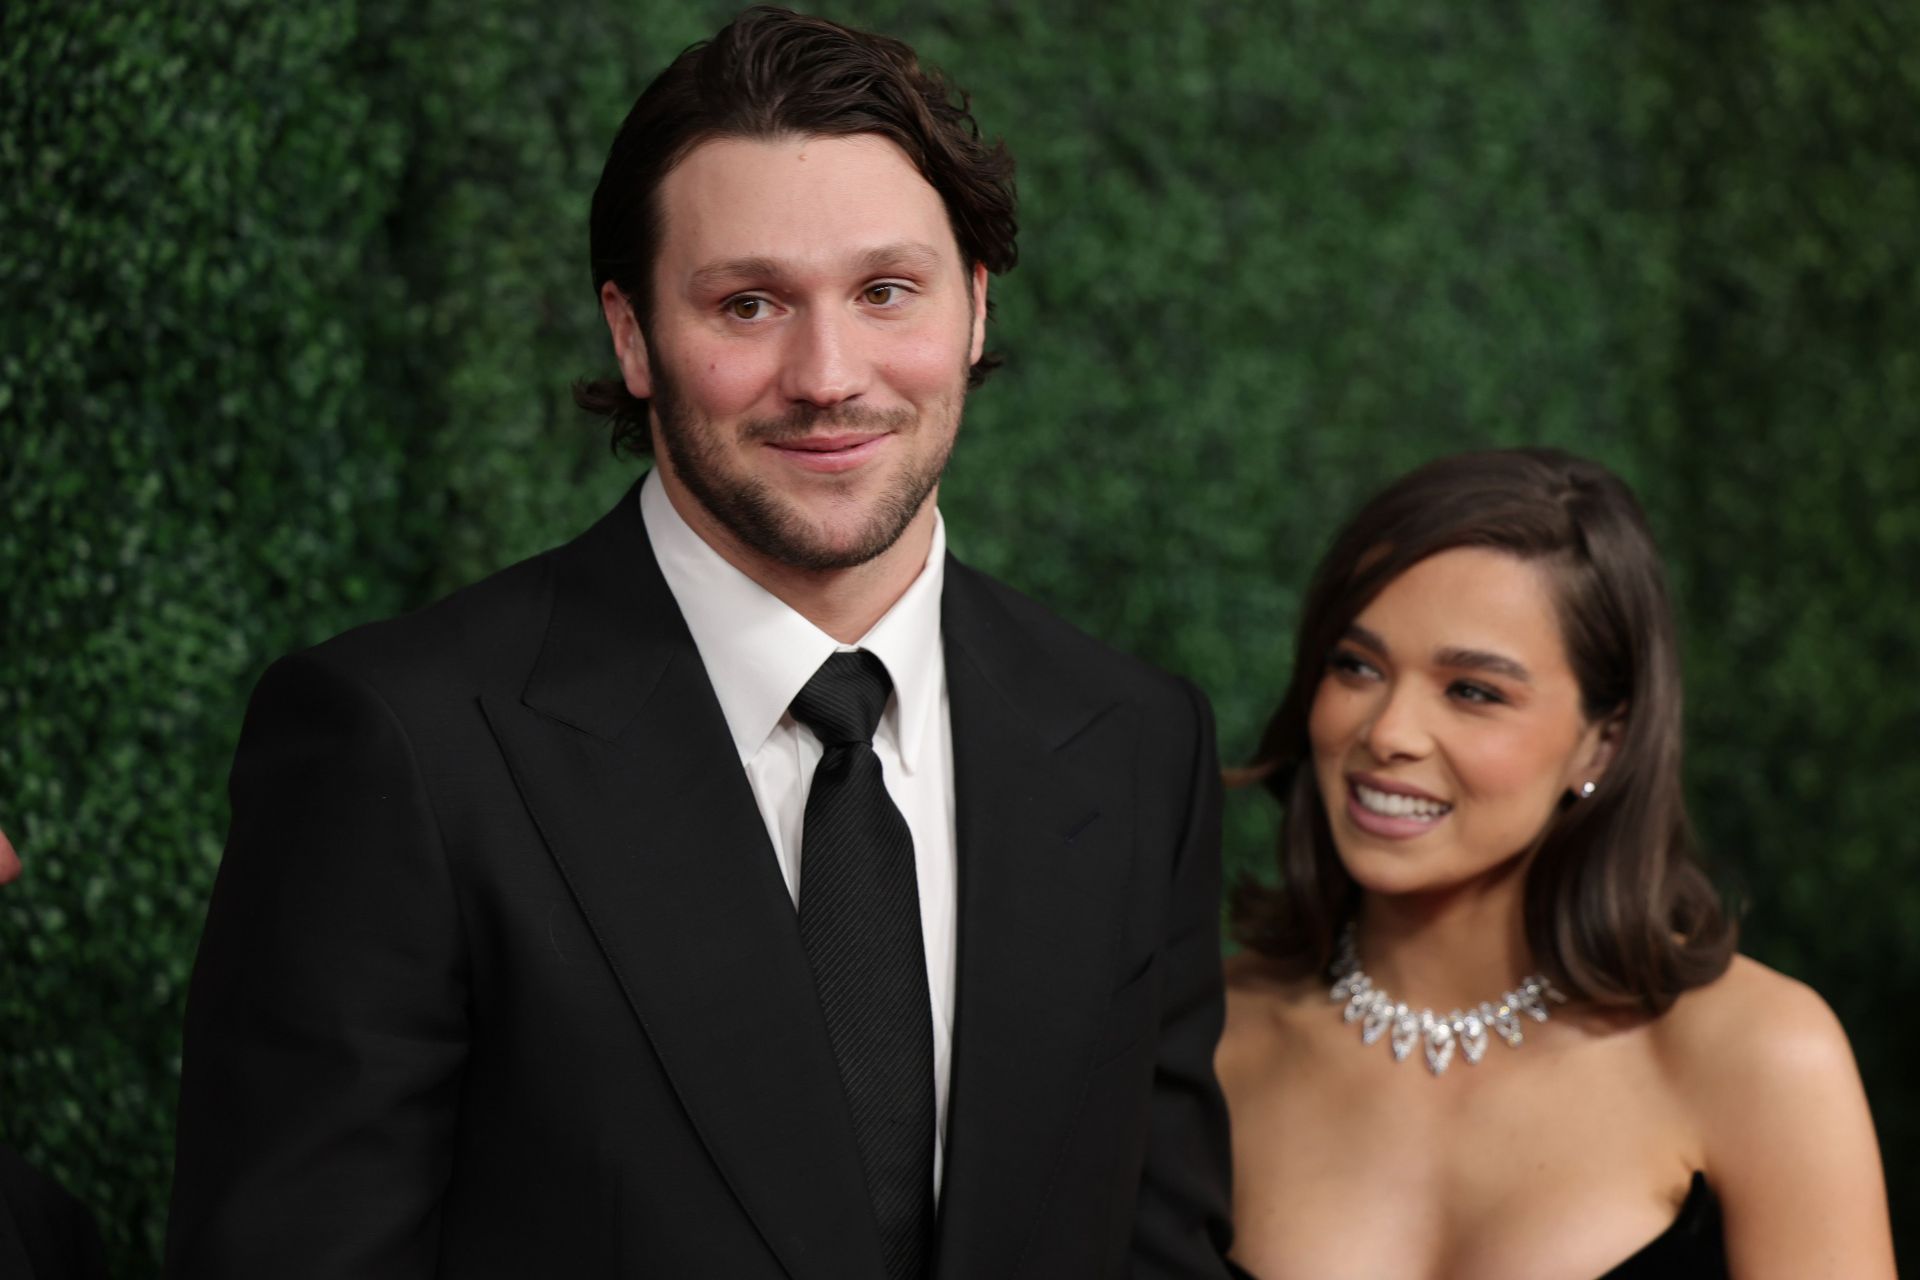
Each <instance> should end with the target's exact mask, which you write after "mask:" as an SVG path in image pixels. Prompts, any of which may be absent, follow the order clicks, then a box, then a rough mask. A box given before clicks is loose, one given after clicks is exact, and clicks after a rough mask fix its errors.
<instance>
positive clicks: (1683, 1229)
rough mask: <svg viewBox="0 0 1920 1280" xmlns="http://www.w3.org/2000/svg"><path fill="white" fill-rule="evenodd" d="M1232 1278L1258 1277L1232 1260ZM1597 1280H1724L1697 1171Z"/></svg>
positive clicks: (1713, 1210) (1723, 1248) (1709, 1192)
mask: <svg viewBox="0 0 1920 1280" xmlns="http://www.w3.org/2000/svg"><path fill="white" fill-rule="evenodd" d="M1227 1271H1228V1273H1229V1274H1230V1275H1232V1276H1233V1277H1235V1280H1258V1277H1256V1276H1254V1275H1253V1274H1252V1273H1250V1272H1248V1271H1246V1270H1244V1269H1242V1268H1241V1267H1239V1266H1237V1265H1235V1264H1234V1263H1232V1262H1228V1263H1227ZM1599 1280H1727V1241H1726V1237H1725V1236H1724V1235H1722V1234H1721V1230H1720V1199H1719V1197H1718V1196H1716V1195H1714V1194H1713V1188H1712V1187H1709V1186H1708V1185H1707V1180H1706V1179H1705V1178H1704V1177H1702V1176H1701V1175H1700V1174H1698V1173H1696V1174H1694V1175H1693V1185H1692V1186H1691V1187H1689V1188H1687V1199H1686V1203H1684V1204H1682V1205H1681V1206H1680V1216H1679V1217H1677V1218H1675V1219H1674V1220H1673V1225H1672V1226H1670V1227H1668V1228H1667V1229H1666V1230H1665V1231H1662V1232H1661V1233H1660V1234H1659V1235H1657V1236H1655V1237H1654V1238H1653V1239H1652V1240H1649V1241H1647V1243H1646V1245H1645V1247H1643V1248H1642V1249H1641V1250H1640V1252H1638V1253H1636V1254H1634V1255H1633V1256H1632V1257H1631V1258H1628V1259H1627V1260H1626V1261H1625V1262H1623V1263H1621V1264H1620V1265H1619V1266H1617V1267H1615V1268H1614V1269H1613V1270H1611V1271H1609V1272H1607V1274H1605V1275H1604V1276H1601V1277H1600V1278H1599Z"/></svg>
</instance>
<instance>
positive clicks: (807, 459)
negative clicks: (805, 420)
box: [767, 432, 888, 474]
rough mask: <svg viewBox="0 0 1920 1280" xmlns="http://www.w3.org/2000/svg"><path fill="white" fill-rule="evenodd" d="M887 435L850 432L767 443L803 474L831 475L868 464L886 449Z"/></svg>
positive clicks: (884, 433)
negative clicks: (813, 472)
mask: <svg viewBox="0 0 1920 1280" xmlns="http://www.w3.org/2000/svg"><path fill="white" fill-rule="evenodd" d="M887 439H888V433H886V432H882V433H880V434H879V435H868V434H864V433H858V434H856V433H849V434H845V435H834V436H806V437H803V438H801V439H798V440H782V441H778V442H776V443H772V444H769V445H768V446H767V448H769V449H772V450H773V451H774V452H775V453H777V454H779V455H780V457H782V458H784V459H785V460H787V461H788V462H791V463H792V464H793V465H794V466H796V467H799V468H801V469H802V470H805V471H816V472H822V473H826V474H832V473H834V472H838V471H851V470H852V469H853V468H855V467H857V466H859V465H861V464H862V463H864V462H867V461H868V460H870V459H871V458H873V456H874V455H875V454H877V453H879V452H880V450H881V449H882V448H884V447H885V445H886V442H887Z"/></svg>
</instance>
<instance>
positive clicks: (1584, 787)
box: [1580, 782, 1593, 800]
mask: <svg viewBox="0 0 1920 1280" xmlns="http://www.w3.org/2000/svg"><path fill="white" fill-rule="evenodd" d="M1592 795H1593V783H1591V782H1583V783H1581V784H1580V798H1581V799H1582V800H1586V799H1589V798H1591V797H1592Z"/></svg>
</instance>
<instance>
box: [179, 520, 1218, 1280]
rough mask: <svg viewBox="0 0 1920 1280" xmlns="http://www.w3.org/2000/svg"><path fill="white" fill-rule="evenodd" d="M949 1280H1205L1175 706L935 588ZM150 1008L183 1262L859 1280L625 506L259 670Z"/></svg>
mask: <svg viewBox="0 0 1920 1280" xmlns="http://www.w3.org/2000/svg"><path fill="white" fill-rule="evenodd" d="M942 626H943V632H944V642H945V646H946V660H947V680H948V690H949V699H950V705H951V712H952V725H953V751H954V774H955V778H954V782H955V789H956V806H957V815H958V816H957V831H958V839H959V850H958V855H959V856H958V868H959V881H958V930H959V943H958V968H957V992H956V1004H955V1026H954V1054H953V1063H952V1072H953V1075H952V1084H951V1096H950V1103H949V1115H948V1122H947V1143H946V1166H945V1174H944V1179H945V1180H944V1186H943V1191H942V1197H941V1205H940V1222H939V1236H938V1243H937V1260H938V1274H939V1276H940V1277H942V1280H971V1278H973V1277H979V1278H981V1280H1002V1278H1003V1277H1013V1276H1032V1277H1036V1278H1038V1277H1046V1278H1047V1280H1058V1278H1060V1277H1078V1276H1088V1277H1093V1276H1122V1275H1133V1276H1202V1275H1211V1276H1218V1275H1222V1274H1224V1265H1223V1264H1222V1263H1221V1262H1220V1261H1219V1255H1220V1253H1221V1252H1222V1251H1223V1250H1224V1245H1225V1239H1226V1226H1225V1214H1226V1208H1227V1192H1226V1179H1227V1169H1226V1163H1227V1146H1226V1125H1225V1116H1224V1111H1223V1108H1222V1104H1221V1100H1220V1097H1219V1092H1218V1089H1217V1086H1216V1084H1215V1082H1214V1078H1213V1074H1212V1067H1211V1056H1212V1051H1213V1046H1214V1041H1215V1038H1216V1036H1217V1034H1218V1031H1219V1024H1220V1018H1221V989H1220V973H1219V949H1218V947H1219V943H1218V910H1219V898H1218V893H1219V884H1218V874H1219V873H1218V850H1217V842H1218V805H1219V796H1218V783H1217V770H1216V765H1215V755H1214V750H1213V745H1212V725H1211V722H1210V718H1209V715H1208V712H1207V708H1206V705H1205V702H1204V700H1203V699H1202V698H1201V697H1200V695H1199V694H1198V693H1197V692H1196V691H1195V690H1194V689H1193V688H1192V687H1191V686H1189V685H1187V684H1185V683H1184V682H1180V681H1176V680H1174V679H1172V678H1170V677H1168V676H1165V675H1162V674H1159V673H1157V672H1155V671H1153V670H1152V669H1150V668H1148V667H1146V666H1144V665H1141V664H1139V663H1137V662H1134V661H1133V660H1131V659H1128V658H1125V657H1122V656H1120V655H1118V654H1116V653H1114V652H1112V651H1110V650H1108V649H1105V648H1103V647H1101V646H1099V645H1097V644H1096V643H1094V642H1093V641H1091V640H1089V639H1087V638H1086V637H1084V636H1082V635H1081V634H1079V633H1078V632H1076V631H1074V630H1072V629H1071V628H1069V627H1068V626H1066V625H1065V624H1064V623H1062V622H1060V621H1058V620H1057V619H1055V618H1054V617H1053V616H1052V615H1050V614H1048V613H1047V612H1045V611H1044V610H1042V609H1040V608H1039V607H1038V606H1036V605H1034V604H1033V603H1031V602H1030V601H1028V600H1026V599H1025V598H1023V597H1021V596H1019V595H1017V594H1015V593H1014V592H1012V591H1010V590H1008V589H1007V588H1005V587H1002V586H1000V585H998V584H996V583H994V582H992V581H991V580H989V579H987V578H986V577H984V576H982V575H981V574H978V573H976V572H973V571H972V570H969V569H967V568H966V567H964V566H963V565H960V564H958V563H957V562H953V563H949V565H948V566H947V572H946V586H945V593H944V598H943V601H942ZM232 800H233V825H232V829H231V833H230V836H229V840H228V845H227V851H226V856H225V858H224V860H223V862H222V864H221V867H220V872H219V876H218V879H217V881H216V884H215V887H214V894H213V902H212V905H211V908H210V910H209V912H208V917H207V925H206V931H205V934H204V936H203V938H202V940H201V944H200V952H199V957H198V960H197V962H196V964H195V968H194V975H193V983H192V986H191V988H190V991H189V995H188V1003H187V1024H186V1046H185V1060H184V1066H183V1079H182V1085H181V1098H180V1118H179V1146H178V1154H177V1164H176V1172H175V1184H174V1193H173V1205H172V1217H171V1222H170V1229H169V1239H168V1266H169V1272H170V1274H172V1275H175V1276H180V1277H195V1278H199V1277H206V1278H207V1280H218V1278H222V1277H236V1278H238V1277H245V1278H246V1280H258V1278H259V1277H266V1276H272V1277H275V1280H289V1278H292V1277H300V1276H340V1277H354V1278H356V1280H375V1278H377V1277H402V1276H405V1277H425V1276H434V1275H438V1276H448V1277H458V1278H459V1280H468V1278H470V1277H472V1278H484V1277H494V1276H498V1277H514V1278H515V1280H525V1278H527V1277H539V1276H554V1277H566V1278H569V1280H571V1278H573V1277H588V1276H661V1277H676V1278H677V1277H704V1276H713V1277H725V1278H726V1280H755V1278H758V1277H765V1278H766V1280H775V1278H785V1280H853V1278H859V1277H868V1276H878V1275H880V1274H881V1265H880V1255H879V1246H878V1239H877V1232H876V1230H875V1228H874V1225H873V1220H872V1214H871V1210H870V1208H869V1202H868V1199H867V1191H866V1185H865V1181H864V1179H863V1178H862V1176H861V1170H860V1157H859V1153H858V1150H857V1148H856V1146H855V1142H854V1137H853V1131H852V1127H851V1123H850V1122H849V1120H848V1118H847V1113H846V1107H845V1103H844V1098H843V1094H842V1091H841V1086H840V1079H839V1074H838V1072H837V1070H836V1069H835V1066H834V1059H833V1054H832V1051H831V1049H830V1047H829V1045H828V1042H827V1034H826V1028H825V1023H824V1021H823V1019H822V1017H821V1014H820V1010H819V1007H818V1002H817V1000H816V998H815V994H814V989H813V982H812V977H811V973H810V971H809V969H808V967H807V963H806V959H805V956H804V954H803V952H802V950H801V946H800V937H799V927H798V921H797V917H796V913H795V911H794V909H793V903H792V901H791V899H790V898H789V897H788V894H787V890H786V887H785V885H784V883H783V881H782V879H781V876H780V873H779V869H778V867H777V865H776V863H775V859H774V856H773V853H772V849H771V846H770V844H769V842H768V839H767V835H766V831H765V828H764V826H763V825H762V821H761V818H760V814H759V811H758V809H757V808H756V807H755V804H754V801H753V797H752V794H751V791H750V789H749V787H748V783H747V780H746V777H745V776H744V773H743V771H742V770H741V769H740V767H739V763H738V757H737V755H735V753H734V749H733V746H732V741H731V739H730V738H729V737H728V734H727V728H726V724H725V721H724V719H723V717H722V714H721V711H720V707H719V704H718V702H717V701H716V699H715V697H714V693H713V689H712V686H711V685H710V684H709V682H708V680H707V676H706V671H705V668H704V667H703V666H702V664H701V661H700V656H699V653H698V651H697V650H696V649H695V647H694V645H693V642H692V639H691V637H690V636H689V634H688V632H687V629H686V626H685V623H684V622H683V621H682V619H681V616H680V613H679V610H678V609H677V607H676V606H675V604H674V601H673V598H672V595H671V593H670V592H669V591H668V589H667V586H666V583H665V581H664V580H663V579H662V577H661V576H660V572H659V569H658V567H657V565H656V564H655V562H654V558H653V554H652V550H651V547H650V546H649V544H648V542H647V538H646V532H645V526H644V524H643V522H642V520H641V517H640V512H639V504H638V502H637V501H636V500H635V497H634V495H633V493H632V492H629V493H628V494H627V495H626V496H625V497H624V498H623V499H622V500H621V502H620V503H619V505H618V506H617V507H615V509H614V510H613V511H612V512H611V513H610V514H609V515H608V516H606V517H605V518H604V519H602V520H601V521H600V522H599V523H598V524H597V525H595V526H594V527H593V528H592V529H591V530H589V531H588V532H587V533H586V534H585V535H583V536H582V537H581V538H579V539H577V540H576V541H574V542H572V543H570V544H568V545H566V546H564V547H561V548H559V549H557V550H555V551H552V552H549V553H547V554H545V555H542V556H539V557H536V558H535V559H533V560H530V561H527V562H525V563H523V564H520V565H517V566H515V567H513V568H510V569H507V570H505V571H504V572H502V573H500V574H497V575H495V576H494V577H492V578H490V579H488V580H486V581H485V582H482V583H480V584H478V585H476V586H473V587H470V588H467V589H466V590H464V591H462V592H459V593H457V594H455V595H454V596H452V597H450V598H449V599H447V600H445V601H442V602H441V603H439V604H437V605H435V606H433V607H431V608H429V609H427V610H424V611H423V612H421V613H418V614H414V615H411V616H409V617H405V618H401V619H398V620H395V621H390V622H385V623H380V624H376V625H374V626H370V627H365V628H362V629H360V630H357V631H353V632H349V633H348V634H346V635H344V636H340V637H338V638H336V639H334V640H332V641H329V642H328V643H326V644H324V645H321V646H319V647H318V648H316V649H313V650H310V651H308V652H306V653H303V654H298V655H295V656H293V657H290V658H287V659H283V660H282V661H280V662H278V663H276V664H275V665H274V666H273V667H272V668H271V669H270V670H269V671H268V672H267V674H266V675H265V677H264V678H263V679H262V680H261V683H260V686H259V688H258V690H257V691H256V692H255V694H254V698H253V702H252V705H251V707H250V709H249V711H248V716H247V724H246V728H245V730H244V731H243V733H242V737H241V742H240V748H239V752H238V756H237V758H236V760H235V764H234V769H233V777H232Z"/></svg>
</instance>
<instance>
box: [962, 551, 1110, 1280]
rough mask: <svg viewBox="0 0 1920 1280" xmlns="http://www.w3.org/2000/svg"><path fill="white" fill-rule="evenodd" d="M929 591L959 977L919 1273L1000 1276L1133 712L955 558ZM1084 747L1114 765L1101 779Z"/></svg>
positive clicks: (1014, 1260) (1079, 1017)
mask: <svg viewBox="0 0 1920 1280" xmlns="http://www.w3.org/2000/svg"><path fill="white" fill-rule="evenodd" d="M943 606H944V607H943V623H942V626H943V632H944V635H945V641H946V650H947V682H948V695H949V703H950V706H951V711H952V725H953V760H954V787H955V799H956V814H957V822H956V827H957V833H958V837H959V859H958V861H959V886H958V889H959V892H958V901H959V922H958V923H959V952H958V966H957V967H958V972H959V979H958V984H957V1000H956V1009H955V1019H954V1055H953V1077H952V1084H951V1095H950V1096H951V1103H950V1106H949V1112H948V1118H947V1156H946V1161H947V1163H946V1177H945V1182H944V1188H943V1191H942V1200H941V1210H940V1214H941V1225H940V1241H939V1248H938V1251H937V1257H938V1267H937V1274H939V1275H941V1276H943V1277H955V1276H961V1277H964V1276H986V1275H992V1276H1003V1275H1012V1274H1014V1272H1015V1269H1016V1267H1017V1265H1018V1261H1019V1257H1020V1253H1021V1250H1022V1248H1023V1246H1024V1244H1025V1242H1026V1240H1027V1239H1028V1238H1029V1237H1030V1235H1031V1234H1032V1229H1033V1226H1034V1224H1035V1220H1036V1215H1037V1214H1038V1213H1040V1212H1041V1211H1042V1209H1043V1206H1044V1205H1045V1203H1046V1200H1047V1192H1048V1188H1049V1185H1050V1181H1051V1178H1052V1174H1053V1170H1054V1167H1055V1166H1056V1164H1057V1163H1058V1160H1059V1156H1060V1154H1061V1150H1062V1144H1063V1143H1064V1141H1065V1139H1066V1135H1067V1132H1068V1130H1069V1128H1070V1127H1071V1125H1072V1122H1073V1119H1074V1114H1075V1111H1076V1109H1077V1106H1078V1103H1079V1100H1080V1095H1081V1093H1082V1091H1083V1089H1084V1086H1085V1083H1086V1078H1087V1069H1088V1068H1089V1067H1090V1066H1091V1065H1092V1061H1091V1054H1092V1051H1093V1048H1094V1032H1095V1030H1096V1028H1097V1022H1098V1018H1099V1015H1100V1014H1101V1013H1102V1012H1103V1010H1104V1007H1105V1003H1106V998H1107V996H1108V995H1109V993H1110V992H1111V990H1112V987H1113V965H1114V963H1115V960H1116V952H1117V948H1118V943H1119V938H1118V931H1119V926H1118V922H1119V920H1120V917H1121V911H1120V899H1121V895H1122V893H1123V892H1124V886H1125V881H1126V872H1127V867H1128V863H1129V860H1130V857H1131V844H1130V831H1131V826H1132V824H1131V821H1130V811H1129V809H1128V805H1127V801H1126V798H1125V792H1126V787H1127V783H1128V779H1127V777H1126V774H1127V773H1128V771H1129V768H1130V765H1131V761H1132V753H1131V750H1130V747H1129V746H1127V745H1126V744H1130V743H1131V741H1132V736H1131V735H1132V733H1133V732H1134V729H1135V726H1134V724H1133V721H1132V717H1131V714H1130V711H1131V709H1130V708H1128V707H1125V706H1116V705H1114V704H1113V703H1112V702H1111V701H1102V700H1100V699H1098V698H1092V697H1083V696H1080V695H1078V694H1077V693H1076V691H1075V684H1076V680H1075V675H1076V673H1075V672H1074V671H1072V670H1071V669H1070V668H1069V667H1068V666H1066V665H1065V664H1064V663H1056V662H1055V661H1054V660H1053V659H1052V656H1051V655H1050V654H1048V653H1047V652H1046V651H1045V650H1044V649H1043V648H1038V647H1036V646H1035V644H1034V642H1033V637H1031V636H1030V635H1029V634H1028V633H1027V631H1026V630H1025V629H1023V628H1021V627H1020V626H1019V624H1018V623H1017V621H1016V620H1015V619H1013V618H1012V617H1011V616H1010V615H1009V614H1008V613H1007V611H1006V610H1005V609H1004V608H1003V607H1002V606H1001V605H1000V603H999V602H998V601H997V600H996V599H995V598H994V597H993V596H992V595H990V594H989V593H988V591H987V590H986V589H985V588H984V586H983V585H982V583H981V582H980V580H979V579H978V576H977V575H975V574H973V573H972V571H970V570H966V569H964V567H963V566H960V565H958V564H957V563H953V562H949V565H948V574H947V586H946V594H945V600H944V601H943ZM1101 743H1106V744H1107V745H1108V746H1109V747H1112V746H1114V744H1116V743H1117V744H1121V745H1120V746H1119V748H1117V749H1116V750H1108V751H1106V752H1104V753H1103V752H1101V751H1100V744H1101ZM1095 755H1097V756H1098V758H1099V759H1101V760H1103V761H1108V762H1111V761H1114V760H1118V761H1119V762H1120V763H1119V764H1118V765H1112V764H1108V765H1107V766H1106V767H1107V768H1108V769H1109V771H1110V773H1111V774H1112V775H1113V776H1111V777H1109V778H1108V779H1106V780H1105V781H1104V782H1103V781H1102V779H1101V778H1100V777H1098V776H1097V775H1096V774H1094V773H1091V772H1090V771H1089V770H1090V765H1089V764H1088V759H1089V758H1091V757H1092V756H1095Z"/></svg>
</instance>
